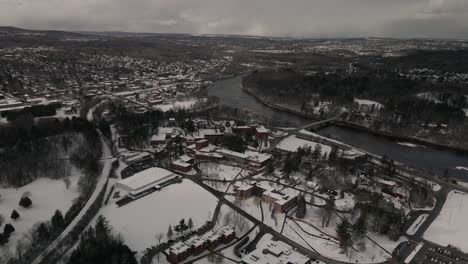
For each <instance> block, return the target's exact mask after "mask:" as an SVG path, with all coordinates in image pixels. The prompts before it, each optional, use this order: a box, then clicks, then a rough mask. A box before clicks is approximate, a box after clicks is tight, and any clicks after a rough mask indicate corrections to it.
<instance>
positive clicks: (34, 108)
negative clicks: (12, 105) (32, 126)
mask: <svg viewBox="0 0 468 264" xmlns="http://www.w3.org/2000/svg"><path fill="white" fill-rule="evenodd" d="M60 107H62V105H61V104H60V103H50V104H46V105H42V104H41V105H31V106H29V107H25V108H23V109H21V110H16V111H4V112H2V113H1V116H2V117H5V118H6V119H7V120H8V121H14V120H16V119H17V118H24V117H25V116H28V117H29V118H34V117H45V116H53V115H55V114H56V113H57V109H58V108H60Z"/></svg>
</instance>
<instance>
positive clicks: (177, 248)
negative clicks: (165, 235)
mask: <svg viewBox="0 0 468 264" xmlns="http://www.w3.org/2000/svg"><path fill="white" fill-rule="evenodd" d="M235 238H236V230H235V228H234V226H232V225H225V226H223V227H221V228H220V229H218V230H215V231H213V230H210V231H208V232H207V233H206V234H204V235H202V236H198V235H196V236H193V237H191V238H189V239H188V240H186V241H180V242H177V243H176V244H174V245H172V246H170V247H169V249H168V250H167V251H166V253H167V260H168V261H169V262H170V263H174V264H175V263H180V262H183V261H185V260H186V259H188V258H189V257H190V256H194V255H198V254H200V253H202V252H203V251H205V250H208V249H210V250H211V249H215V248H216V247H218V246H219V245H221V244H228V243H229V242H231V241H233V240H234V239H235Z"/></svg>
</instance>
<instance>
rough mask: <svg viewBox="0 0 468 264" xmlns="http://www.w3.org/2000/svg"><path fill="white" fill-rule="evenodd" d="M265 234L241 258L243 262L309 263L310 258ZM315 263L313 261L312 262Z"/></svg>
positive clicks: (258, 263)
mask: <svg viewBox="0 0 468 264" xmlns="http://www.w3.org/2000/svg"><path fill="white" fill-rule="evenodd" d="M267 236H270V235H265V236H264V237H263V238H262V239H261V240H260V242H259V243H258V244H257V248H256V249H255V250H254V251H252V252H250V253H249V254H248V255H247V256H245V257H244V258H243V259H242V263H243V264H270V263H284V264H310V263H311V260H310V258H308V257H306V256H304V255H303V254H301V253H300V252H298V251H296V250H294V249H293V248H291V247H290V246H289V245H288V244H286V243H284V242H282V241H273V240H272V239H271V237H267ZM314 263H315V262H314ZM317 263H321V264H322V262H317Z"/></svg>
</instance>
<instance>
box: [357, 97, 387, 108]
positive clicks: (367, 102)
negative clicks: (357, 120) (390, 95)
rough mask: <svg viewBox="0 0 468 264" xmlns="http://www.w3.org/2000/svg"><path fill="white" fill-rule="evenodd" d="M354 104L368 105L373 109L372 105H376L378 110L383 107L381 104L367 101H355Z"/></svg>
mask: <svg viewBox="0 0 468 264" xmlns="http://www.w3.org/2000/svg"><path fill="white" fill-rule="evenodd" d="M354 102H355V103H357V104H358V105H359V106H362V105H366V106H368V107H371V106H372V105H374V107H375V108H376V109H380V108H382V107H383V105H382V104H381V103H379V102H376V101H372V100H367V99H354Z"/></svg>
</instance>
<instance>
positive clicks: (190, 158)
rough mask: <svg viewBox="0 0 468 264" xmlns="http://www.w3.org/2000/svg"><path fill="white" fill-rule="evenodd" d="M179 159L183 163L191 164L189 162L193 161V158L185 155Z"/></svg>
mask: <svg viewBox="0 0 468 264" xmlns="http://www.w3.org/2000/svg"><path fill="white" fill-rule="evenodd" d="M179 159H180V160H181V161H183V162H189V161H191V160H193V158H192V157H190V156H188V155H185V154H184V155H182V156H180V157H179Z"/></svg>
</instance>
